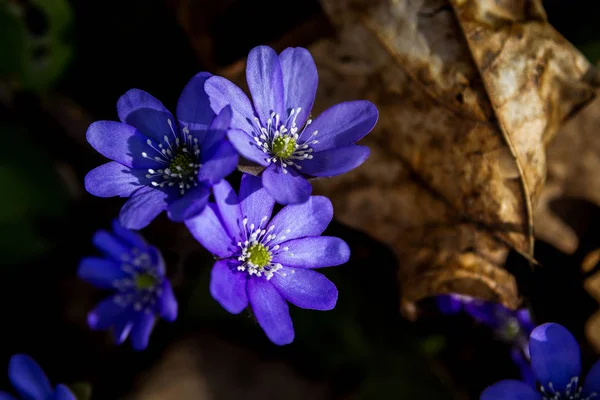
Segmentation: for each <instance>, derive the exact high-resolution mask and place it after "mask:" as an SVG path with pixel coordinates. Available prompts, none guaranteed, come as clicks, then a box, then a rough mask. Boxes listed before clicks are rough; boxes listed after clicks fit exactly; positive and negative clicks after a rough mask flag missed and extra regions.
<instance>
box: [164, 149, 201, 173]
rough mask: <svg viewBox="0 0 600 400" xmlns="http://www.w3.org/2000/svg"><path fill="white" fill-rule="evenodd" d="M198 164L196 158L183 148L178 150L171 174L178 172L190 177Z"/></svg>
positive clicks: (173, 159) (170, 167) (170, 166)
mask: <svg viewBox="0 0 600 400" xmlns="http://www.w3.org/2000/svg"><path fill="white" fill-rule="evenodd" d="M184 149H185V150H184ZM196 163H197V160H196V158H195V157H194V156H193V155H191V154H190V153H189V152H188V151H187V149H186V148H185V147H182V148H180V149H177V152H176V153H175V156H174V157H173V158H172V159H171V163H170V164H169V169H170V170H171V172H178V173H180V174H182V175H188V174H190V173H192V172H194V170H195V168H196Z"/></svg>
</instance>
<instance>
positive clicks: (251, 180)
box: [239, 174, 275, 225]
mask: <svg viewBox="0 0 600 400" xmlns="http://www.w3.org/2000/svg"><path fill="white" fill-rule="evenodd" d="M239 199H240V204H241V206H242V215H243V216H244V217H246V218H248V221H250V222H251V223H254V224H256V225H258V224H259V222H260V221H261V220H262V218H263V217H267V221H268V220H269V219H271V214H272V213H273V206H274V205H275V199H274V198H273V196H271V195H270V194H269V192H268V191H267V189H265V188H264V187H263V185H262V182H261V179H260V178H259V177H257V176H254V175H250V174H243V175H242V182H241V183H240V196H239Z"/></svg>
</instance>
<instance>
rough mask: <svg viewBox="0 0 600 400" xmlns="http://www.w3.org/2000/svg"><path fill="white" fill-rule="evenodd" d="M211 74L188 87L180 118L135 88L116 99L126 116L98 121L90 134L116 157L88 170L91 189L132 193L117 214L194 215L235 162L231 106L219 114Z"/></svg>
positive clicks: (125, 221) (138, 219)
mask: <svg viewBox="0 0 600 400" xmlns="http://www.w3.org/2000/svg"><path fill="white" fill-rule="evenodd" d="M210 76H211V75H210V74H209V73H206V72H201V73H199V74H197V75H196V76H194V77H193V78H192V79H191V80H190V81H189V82H188V84H187V85H186V87H185V88H184V89H183V92H182V93H181V96H180V97H179V102H178V103H177V120H175V118H173V115H172V114H171V113H170V112H169V111H168V110H167V109H166V108H165V107H164V106H163V105H162V103H161V102H160V101H158V100H157V99H156V98H154V97H153V96H151V95H150V94H148V93H146V92H144V91H142V90H139V89H131V90H129V91H128V92H127V93H125V94H124V95H123V96H121V98H120V99H119V101H118V102H117V112H118V114H119V119H120V120H121V122H114V121H97V122H94V123H92V124H91V125H90V127H89V128H88V131H87V140H88V142H89V143H90V144H91V145H92V147H94V148H95V149H96V150H97V151H98V152H99V153H101V154H102V155H103V156H105V157H107V158H109V159H111V160H113V161H111V162H109V163H107V164H104V165H101V166H99V167H97V168H95V169H93V170H92V171H90V172H89V173H88V174H87V176H86V177H85V187H86V190H87V191H88V192H90V193H91V194H93V195H95V196H99V197H112V196H120V197H129V200H128V201H127V202H126V203H125V204H124V206H123V208H121V212H120V214H119V221H120V222H121V224H122V225H123V226H124V227H125V228H129V229H141V228H144V227H145V226H147V225H148V224H149V223H150V222H151V221H152V220H153V219H154V218H155V217H156V216H157V215H158V214H160V213H161V212H162V211H164V210H167V212H168V215H169V218H171V219H172V220H173V221H178V222H182V221H183V220H184V219H186V218H189V217H192V216H194V215H197V214H198V213H199V212H200V211H202V209H203V208H204V206H205V205H206V203H207V202H208V197H209V194H210V187H211V186H212V185H213V184H215V183H216V182H218V181H220V180H221V179H223V178H224V177H225V176H227V175H229V174H230V173H231V172H232V171H233V170H234V169H235V168H236V166H237V161H238V155H237V152H236V151H235V149H234V148H233V147H232V146H231V144H230V143H229V142H228V141H227V140H225V135H226V133H225V132H226V130H227V129H228V128H229V124H230V122H231V109H230V108H227V107H224V108H223V109H222V110H220V113H219V114H218V115H217V116H216V117H215V114H214V113H213V112H212V110H211V108H210V106H209V104H208V98H207V97H206V94H205V93H204V82H205V81H206V80H207V79H208V78H209V77H210Z"/></svg>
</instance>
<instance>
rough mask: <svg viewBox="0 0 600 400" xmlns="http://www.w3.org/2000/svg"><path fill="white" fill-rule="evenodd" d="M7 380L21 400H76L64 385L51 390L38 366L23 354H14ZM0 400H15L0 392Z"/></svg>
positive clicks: (15, 399) (9, 365)
mask: <svg viewBox="0 0 600 400" xmlns="http://www.w3.org/2000/svg"><path fill="white" fill-rule="evenodd" d="M8 379H9V380H10V383H12V385H13V387H14V389H15V391H16V392H17V393H18V394H19V396H20V397H21V398H22V399H23V400H77V399H76V397H75V396H74V395H73V393H71V391H70V390H69V389H68V388H67V387H66V386H65V385H61V384H59V385H56V387H55V388H54V389H53V388H52V385H50V381H49V380H48V377H47V376H46V374H45V373H44V371H42V369H41V368H40V366H39V365H38V364H37V363H36V362H35V361H34V360H33V359H32V358H31V357H29V356H27V355H25V354H15V355H14V356H12V357H11V358H10V361H9V363H8ZM0 400H17V398H16V397H13V396H12V395H10V394H8V393H6V392H0Z"/></svg>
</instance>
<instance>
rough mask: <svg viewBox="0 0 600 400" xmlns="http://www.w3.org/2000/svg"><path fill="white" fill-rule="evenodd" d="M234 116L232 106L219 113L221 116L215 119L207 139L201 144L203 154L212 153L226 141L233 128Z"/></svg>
mask: <svg viewBox="0 0 600 400" xmlns="http://www.w3.org/2000/svg"><path fill="white" fill-rule="evenodd" d="M232 115H233V113H232V111H231V106H230V105H227V106H225V107H224V108H223V109H222V110H221V112H219V115H217V116H216V117H215V119H214V120H213V121H212V123H211V124H210V128H209V131H208V133H207V134H206V138H205V139H204V141H203V142H202V143H201V144H200V145H201V147H202V151H203V152H209V151H211V149H212V147H213V146H215V145H217V144H219V143H220V142H221V141H222V140H223V139H225V135H226V134H227V131H228V130H229V128H230V127H231V117H232ZM201 156H202V155H201Z"/></svg>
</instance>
